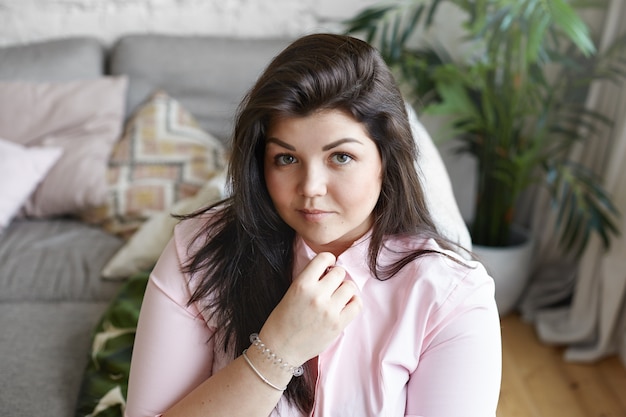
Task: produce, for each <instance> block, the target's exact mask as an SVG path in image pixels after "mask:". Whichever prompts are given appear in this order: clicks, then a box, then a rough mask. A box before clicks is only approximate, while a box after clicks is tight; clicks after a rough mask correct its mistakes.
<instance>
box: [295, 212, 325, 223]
mask: <svg viewBox="0 0 626 417" xmlns="http://www.w3.org/2000/svg"><path fill="white" fill-rule="evenodd" d="M298 212H299V213H300V214H301V215H302V217H303V218H304V219H305V220H306V221H310V222H318V221H321V220H323V219H324V218H326V217H327V216H329V215H330V214H331V212H330V211H324V210H315V209H301V210H298Z"/></svg>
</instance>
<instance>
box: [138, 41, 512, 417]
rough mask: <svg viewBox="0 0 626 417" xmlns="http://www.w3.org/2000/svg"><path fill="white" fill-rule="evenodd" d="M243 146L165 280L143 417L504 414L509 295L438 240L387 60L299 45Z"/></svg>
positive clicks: (145, 361) (254, 93)
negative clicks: (499, 300) (226, 184)
mask: <svg viewBox="0 0 626 417" xmlns="http://www.w3.org/2000/svg"><path fill="white" fill-rule="evenodd" d="M232 148H233V149H232V156H231V162H230V166H229V178H230V186H231V197H230V198H229V199H227V200H226V201H224V202H221V203H220V204H218V205H215V206H213V207H210V208H207V209H206V210H203V211H201V212H198V213H195V214H193V215H191V216H188V217H187V218H185V219H184V220H183V221H182V222H181V223H180V224H179V225H178V226H177V228H176V230H175V236H174V238H173V239H172V241H171V242H170V243H169V245H168V247H167V248H166V249H165V251H164V253H163V254H162V256H161V258H160V260H159V262H158V264H157V266H156V267H155V269H154V271H153V273H152V275H151V278H150V281H149V284H148V287H147V289H146V294H145V298H144V303H143V306H142V311H141V316H140V321H139V325H138V329H137V337H136V341H135V348H134V352H133V360H132V367H131V375H130V382H129V390H128V404H127V408H126V414H127V416H128V417H138V416H154V415H161V414H162V415H164V416H213V415H224V416H239V415H241V416H268V415H276V416H278V415H280V416H305V415H315V416H331V415H332V416H361V417H362V416H445V417H452V416H463V417H469V416H481V417H485V416H495V409H496V404H497V399H498V395H499V386H500V385H499V384H500V333H499V320H498V314H497V310H496V306H495V301H494V298H493V291H494V288H493V282H492V280H491V278H490V277H489V276H488V275H487V273H486V272H485V270H484V268H483V267H482V266H481V265H480V264H479V263H477V262H474V261H465V260H463V259H462V258H461V257H460V256H458V255H457V254H455V253H454V252H453V250H452V249H453V247H452V245H451V244H449V243H448V242H447V241H446V240H445V239H443V238H442V237H441V236H440V235H439V234H438V233H437V230H436V228H435V227H434V225H433V222H432V220H431V217H430V215H429V213H428V210H427V209H426V205H425V202H424V195H423V192H422V188H421V186H420V182H419V179H418V176H417V173H416V170H415V167H414V160H415V157H416V153H417V150H416V149H415V144H414V141H413V138H412V136H411V130H410V125H409V122H408V119H407V114H406V110H405V107H404V101H403V99H402V96H401V94H400V92H399V91H398V89H397V87H396V85H395V83H394V80H393V77H392V75H391V74H390V71H389V69H388V68H387V67H386V65H385V63H384V61H383V60H382V59H381V57H380V56H379V54H378V53H377V52H376V51H375V50H374V49H373V48H372V47H370V46H369V45H368V44H366V43H365V42H362V41H360V40H357V39H354V38H350V37H346V36H341V35H330V34H316V35H308V36H305V37H303V38H301V39H299V40H297V41H295V42H294V43H293V44H291V45H290V46H289V47H287V48H286V49H285V50H284V51H283V52H282V53H281V54H279V55H278V56H277V57H276V58H275V59H274V60H273V61H272V62H271V63H270V65H269V66H268V68H267V69H266V70H265V72H264V73H263V74H262V75H261V76H260V78H259V79H258V81H257V83H256V84H255V85H254V87H253V88H252V89H251V91H250V92H249V93H248V95H247V96H246V98H245V99H244V101H243V102H242V104H241V106H240V109H239V112H238V115H237V119H236V124H235V131H234V137H233V146H232ZM301 374H302V375H301Z"/></svg>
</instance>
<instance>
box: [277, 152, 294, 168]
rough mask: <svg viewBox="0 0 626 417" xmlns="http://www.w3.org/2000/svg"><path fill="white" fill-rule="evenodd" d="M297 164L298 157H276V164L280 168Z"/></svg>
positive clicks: (288, 155)
mask: <svg viewBox="0 0 626 417" xmlns="http://www.w3.org/2000/svg"><path fill="white" fill-rule="evenodd" d="M296 162H297V159H296V157H295V156H293V155H290V154H288V153H283V154H279V155H276V156H275V157H274V163H275V164H276V165H279V166H283V165H291V164H295V163H296Z"/></svg>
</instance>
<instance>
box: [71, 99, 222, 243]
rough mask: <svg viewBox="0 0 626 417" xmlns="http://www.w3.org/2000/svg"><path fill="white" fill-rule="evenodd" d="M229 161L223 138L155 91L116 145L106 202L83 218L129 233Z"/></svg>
mask: <svg viewBox="0 0 626 417" xmlns="http://www.w3.org/2000/svg"><path fill="white" fill-rule="evenodd" d="M225 164H226V162H225V152H224V147H223V145H222V144H221V142H220V141H219V140H218V139H216V138H215V137H213V136H212V135H210V134H208V133H207V132H205V131H203V130H202V129H201V128H200V125H199V124H198V122H197V121H196V120H195V118H194V117H193V115H191V113H189V112H188V111H187V110H186V109H185V108H184V107H183V106H182V105H181V104H180V103H179V102H178V101H177V100H175V99H173V98H172V97H169V96H168V95H167V94H166V93H164V92H157V93H155V94H154V95H153V96H152V97H151V98H150V99H149V100H148V101H147V102H146V103H145V104H144V105H143V106H142V107H141V108H140V109H139V110H138V111H137V113H136V114H135V115H134V116H133V117H132V118H131V119H130V120H129V121H128V123H127V126H126V128H125V132H124V136H123V137H122V139H121V140H120V141H119V142H118V143H117V144H116V145H115V149H114V150H113V154H112V155H111V159H110V162H109V169H108V178H109V193H108V200H107V203H106V205H104V206H103V207H101V208H99V209H98V210H90V211H89V212H86V213H84V216H83V219H85V220H86V221H88V222H92V223H97V224H102V225H103V227H104V228H105V229H106V230H108V231H109V232H111V233H115V234H118V235H121V236H123V237H129V236H130V235H132V233H134V232H135V231H136V230H137V229H138V228H139V227H140V226H141V224H142V223H143V222H144V221H146V220H147V219H148V218H149V217H151V216H152V215H154V214H158V213H163V212H169V211H170V210H171V208H172V207H173V206H174V204H175V203H176V202H177V201H179V200H181V199H184V198H187V197H191V196H193V195H195V194H196V193H197V192H198V190H200V188H201V187H202V186H203V185H204V184H205V183H206V182H207V181H208V180H209V179H211V178H212V177H214V176H215V175H216V174H218V173H220V172H221V171H222V170H223V168H224V166H225Z"/></svg>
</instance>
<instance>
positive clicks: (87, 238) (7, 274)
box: [0, 219, 122, 301]
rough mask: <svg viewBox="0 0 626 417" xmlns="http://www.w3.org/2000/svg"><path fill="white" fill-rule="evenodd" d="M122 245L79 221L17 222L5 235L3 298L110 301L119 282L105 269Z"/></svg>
mask: <svg viewBox="0 0 626 417" xmlns="http://www.w3.org/2000/svg"><path fill="white" fill-rule="evenodd" d="M121 245H122V241H121V240H120V239H118V238H116V237H114V236H112V235H110V234H107V233H105V232H104V231H102V230H100V229H98V228H95V227H89V226H88V225H86V224H84V223H81V222H78V221H74V220H65V219H54V220H14V221H13V222H12V223H11V224H10V225H9V226H8V227H7V228H6V229H5V231H4V233H3V234H2V235H0V288H1V290H0V301H21V300H39V301H59V300H81V301H83V300H84V301H89V300H99V301H107V300H110V299H111V298H112V297H113V296H114V295H115V293H116V292H117V290H118V288H119V286H120V285H119V283H117V282H111V281H105V280H102V279H101V278H100V272H101V271H102V268H103V267H104V265H105V263H106V262H107V261H108V260H109V258H111V256H113V254H114V253H115V251H116V250H117V249H118V248H119V247H120V246H121Z"/></svg>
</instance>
